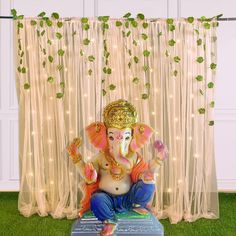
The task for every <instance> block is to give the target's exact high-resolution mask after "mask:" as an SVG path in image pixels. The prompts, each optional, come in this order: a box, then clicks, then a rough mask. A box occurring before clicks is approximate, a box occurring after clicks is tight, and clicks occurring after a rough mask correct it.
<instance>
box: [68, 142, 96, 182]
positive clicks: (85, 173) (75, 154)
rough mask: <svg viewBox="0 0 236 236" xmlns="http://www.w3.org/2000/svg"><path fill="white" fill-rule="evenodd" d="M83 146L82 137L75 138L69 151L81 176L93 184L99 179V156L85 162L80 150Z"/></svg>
mask: <svg viewBox="0 0 236 236" xmlns="http://www.w3.org/2000/svg"><path fill="white" fill-rule="evenodd" d="M80 146H81V139H80V138H75V139H74V140H73V142H72V143H71V144H70V145H69V146H68V147H67V152H68V153H69V156H70V158H71V159H72V161H73V163H74V164H75V165H76V167H77V169H78V171H79V174H80V176H81V177H82V178H83V179H84V180H85V182H86V183H88V184H91V183H94V182H96V181H97V171H98V163H97V158H96V157H95V158H93V159H92V161H91V162H88V163H85V162H84V161H83V158H82V155H81V154H80V152H79V147H80Z"/></svg>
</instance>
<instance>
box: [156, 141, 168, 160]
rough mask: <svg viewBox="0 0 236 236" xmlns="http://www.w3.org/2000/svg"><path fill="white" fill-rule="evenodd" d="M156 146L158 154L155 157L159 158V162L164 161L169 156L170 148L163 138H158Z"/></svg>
mask: <svg viewBox="0 0 236 236" xmlns="http://www.w3.org/2000/svg"><path fill="white" fill-rule="evenodd" d="M154 148H155V150H156V151H157V154H156V156H155V157H154V159H156V160H159V162H162V161H164V160H165V159H167V158H168V156H169V152H168V149H167V147H166V145H165V144H164V143H163V142H162V141H161V140H156V141H155V142H154Z"/></svg>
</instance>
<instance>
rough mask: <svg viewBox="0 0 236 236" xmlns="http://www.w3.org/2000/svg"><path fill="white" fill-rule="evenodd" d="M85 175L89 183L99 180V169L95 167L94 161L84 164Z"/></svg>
mask: <svg viewBox="0 0 236 236" xmlns="http://www.w3.org/2000/svg"><path fill="white" fill-rule="evenodd" d="M84 176H85V178H86V182H87V183H88V184H91V183H94V182H96V181H97V171H96V169H95V168H94V166H93V164H92V163H86V164H85V166H84Z"/></svg>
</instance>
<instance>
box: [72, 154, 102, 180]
mask: <svg viewBox="0 0 236 236" xmlns="http://www.w3.org/2000/svg"><path fill="white" fill-rule="evenodd" d="M76 168H77V170H78V171H79V174H80V176H81V177H82V178H83V179H84V181H85V182H86V183H87V184H92V183H95V182H96V181H97V173H98V162H97V158H96V157H95V158H94V159H93V160H92V161H91V162H88V163H85V162H84V161H83V160H82V159H81V160H80V161H79V162H77V163H76Z"/></svg>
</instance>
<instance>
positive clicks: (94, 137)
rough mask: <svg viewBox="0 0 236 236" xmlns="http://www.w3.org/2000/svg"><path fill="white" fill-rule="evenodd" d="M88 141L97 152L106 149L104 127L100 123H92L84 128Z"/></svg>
mask: <svg viewBox="0 0 236 236" xmlns="http://www.w3.org/2000/svg"><path fill="white" fill-rule="evenodd" d="M85 130H86V134H87V136H88V139H89V141H90V142H91V143H92V144H93V146H94V147H96V148H98V149H99V150H105V149H106V148H107V135H106V126H105V125H104V123H102V122H94V123H92V124H90V125H89V126H87V127H86V129H85Z"/></svg>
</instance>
